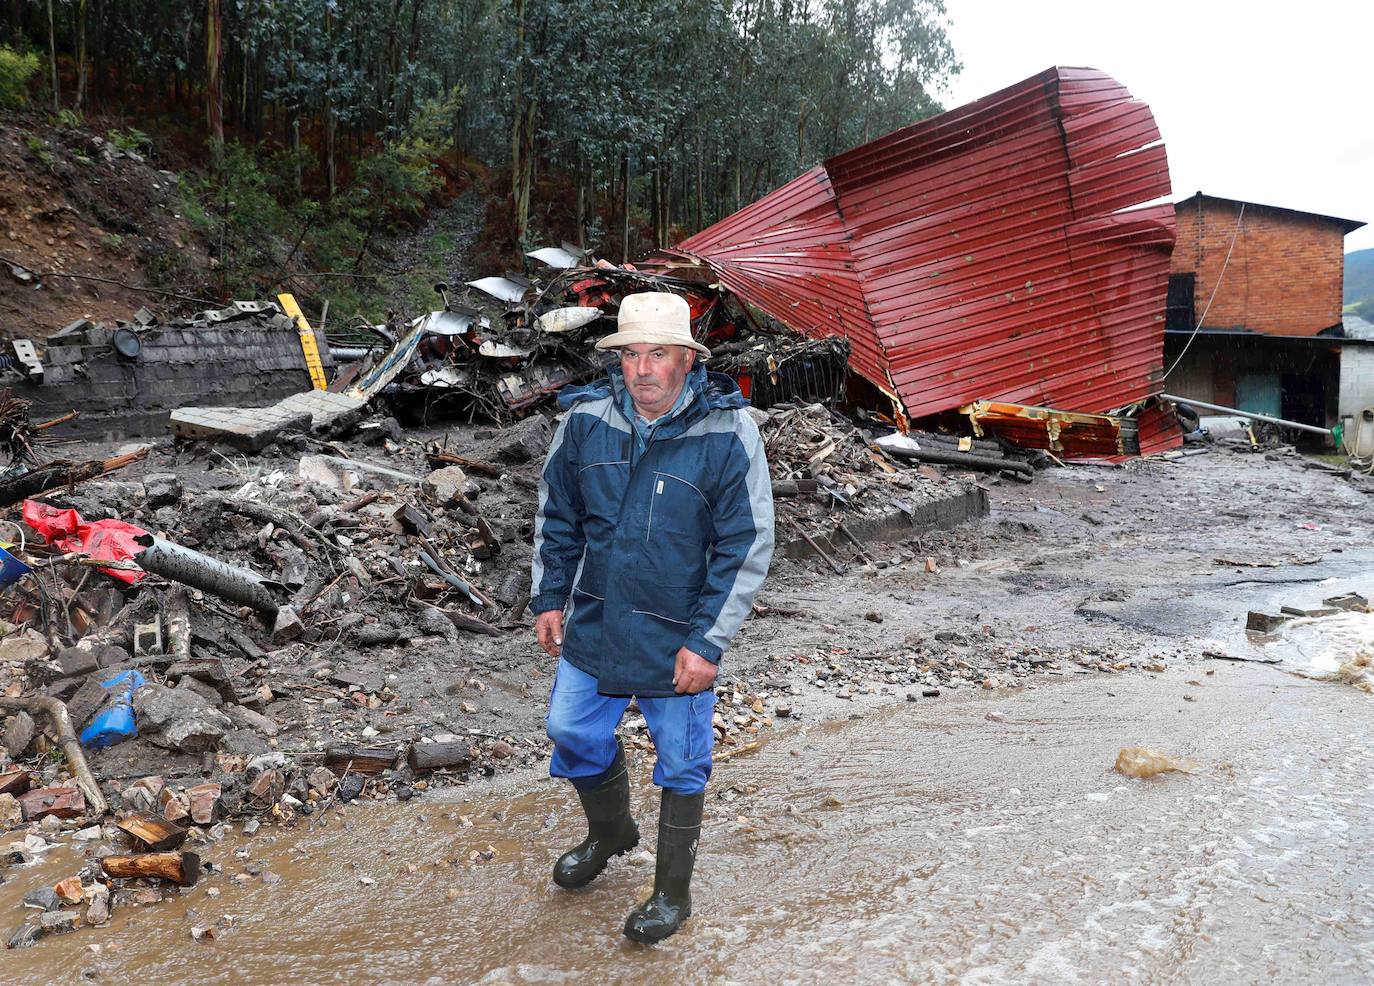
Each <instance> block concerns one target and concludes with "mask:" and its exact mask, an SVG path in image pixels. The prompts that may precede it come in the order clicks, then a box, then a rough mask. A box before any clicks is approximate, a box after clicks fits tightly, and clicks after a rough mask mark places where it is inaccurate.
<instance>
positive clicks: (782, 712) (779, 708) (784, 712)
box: [773, 705, 792, 719]
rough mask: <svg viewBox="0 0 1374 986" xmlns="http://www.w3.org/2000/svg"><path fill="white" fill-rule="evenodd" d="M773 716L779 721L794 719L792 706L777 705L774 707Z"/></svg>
mask: <svg viewBox="0 0 1374 986" xmlns="http://www.w3.org/2000/svg"><path fill="white" fill-rule="evenodd" d="M773 714H774V715H775V716H777V717H778V718H779V719H790V718H792V706H790V705H775V706H773Z"/></svg>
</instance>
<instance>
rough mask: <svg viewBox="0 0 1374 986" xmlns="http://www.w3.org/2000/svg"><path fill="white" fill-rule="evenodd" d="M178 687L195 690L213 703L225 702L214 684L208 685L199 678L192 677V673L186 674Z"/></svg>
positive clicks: (189, 690)
mask: <svg viewBox="0 0 1374 986" xmlns="http://www.w3.org/2000/svg"><path fill="white" fill-rule="evenodd" d="M177 688H182V689H185V690H186V691H188V692H195V693H196V694H197V695H199V696H200V697H201V698H203V699H205V701H207V702H209V703H210V704H211V705H221V704H223V702H224V699H223V698H221V697H220V694H219V692H218V691H217V690H216V689H215V688H214V687H213V686H211V685H207V684H206V683H205V682H203V681H201V680H199V679H198V678H192V677H191V676H190V675H186V676H184V677H183V678H182V679H181V680H180V681H178V682H177Z"/></svg>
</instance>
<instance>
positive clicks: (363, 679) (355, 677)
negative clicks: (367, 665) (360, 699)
mask: <svg viewBox="0 0 1374 986" xmlns="http://www.w3.org/2000/svg"><path fill="white" fill-rule="evenodd" d="M440 615H441V616H442V615H443V614H440ZM444 622H445V623H448V624H449V626H452V625H453V624H452V622H451V621H449V620H448V618H447V617H445V619H444ZM329 680H330V681H332V682H333V683H334V684H336V685H343V686H345V687H346V688H347V689H348V690H349V691H357V692H367V693H368V694H369V695H371V694H375V693H376V692H380V691H381V690H382V688H383V687H385V685H386V681H385V680H384V679H383V678H382V673H381V672H380V671H372V670H364V671H354V670H352V669H351V668H340V669H338V670H337V671H335V672H334V673H333V674H331V675H330V676H329Z"/></svg>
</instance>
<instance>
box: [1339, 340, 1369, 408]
mask: <svg viewBox="0 0 1374 986" xmlns="http://www.w3.org/2000/svg"><path fill="white" fill-rule="evenodd" d="M1338 403H1339V407H1340V410H1339V412H1338V414H1339V416H1340V417H1342V418H1343V417H1345V416H1346V415H1352V416H1353V415H1356V414H1359V413H1360V411H1362V410H1363V409H1364V408H1367V407H1374V345H1359V344H1356V345H1346V346H1342V347H1341V389H1340V397H1339V399H1338Z"/></svg>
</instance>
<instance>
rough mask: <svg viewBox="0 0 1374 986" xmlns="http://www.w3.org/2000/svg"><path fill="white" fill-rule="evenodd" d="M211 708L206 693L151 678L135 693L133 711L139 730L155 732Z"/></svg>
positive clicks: (141, 731)
mask: <svg viewBox="0 0 1374 986" xmlns="http://www.w3.org/2000/svg"><path fill="white" fill-rule="evenodd" d="M209 708H210V703H209V701H208V700H207V699H206V698H205V697H204V696H202V695H200V694H199V693H197V692H193V691H191V690H190V689H186V688H168V687H166V686H165V685H157V684H153V683H151V682H150V683H148V684H146V685H144V686H143V687H142V688H140V689H139V690H138V692H137V693H136V694H135V695H134V715H135V716H136V717H137V721H138V731H139V732H140V733H144V732H149V733H155V732H157V731H159V730H161V729H165V728H166V727H167V726H170V725H171V724H172V723H173V722H176V721H177V720H178V719H183V718H185V717H186V716H189V715H194V714H195V713H197V712H201V711H204V710H206V709H209ZM159 790H160V786H159Z"/></svg>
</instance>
